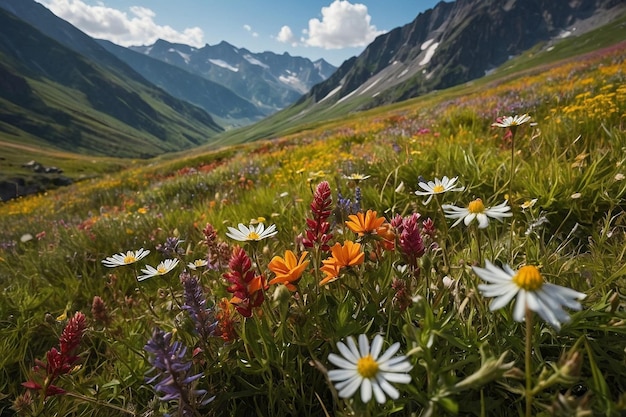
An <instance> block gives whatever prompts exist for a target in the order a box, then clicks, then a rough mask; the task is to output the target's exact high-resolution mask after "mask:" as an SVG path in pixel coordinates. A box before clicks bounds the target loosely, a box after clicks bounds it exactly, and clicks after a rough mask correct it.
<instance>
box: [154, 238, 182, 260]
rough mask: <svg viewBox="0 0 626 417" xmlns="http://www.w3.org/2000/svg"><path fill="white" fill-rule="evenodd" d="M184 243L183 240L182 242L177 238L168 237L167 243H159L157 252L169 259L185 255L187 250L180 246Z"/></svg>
mask: <svg viewBox="0 0 626 417" xmlns="http://www.w3.org/2000/svg"><path fill="white" fill-rule="evenodd" d="M182 242H183V240H180V239H179V238H177V237H168V238H167V239H165V243H163V244H160V243H159V244H158V245H157V247H156V250H157V252H160V253H162V254H163V256H166V257H168V258H172V257H176V256H177V255H183V254H184V253H185V250H184V249H183V248H181V247H179V246H178V245H179V244H180V243H182Z"/></svg>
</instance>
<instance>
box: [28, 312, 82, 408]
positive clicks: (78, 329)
mask: <svg viewBox="0 0 626 417" xmlns="http://www.w3.org/2000/svg"><path fill="white" fill-rule="evenodd" d="M85 329H86V325H85V315H84V314H83V313H81V312H80V311H79V312H77V313H76V314H74V317H72V318H71V319H69V321H68V322H67V324H66V325H65V328H64V329H63V332H62V333H61V337H59V350H57V348H54V347H53V348H52V349H50V350H49V351H48V352H47V353H46V362H45V363H44V362H42V361H40V360H36V361H35V363H36V366H35V368H34V369H35V371H36V372H37V373H38V374H39V376H40V377H43V379H42V382H37V381H35V380H33V379H31V380H28V381H26V382H24V383H23V384H22V385H23V386H24V387H26V388H28V389H34V390H42V391H43V395H44V397H48V396H51V395H58V394H63V393H65V391H64V390H63V389H62V388H60V387H57V386H56V385H54V384H53V382H54V381H55V379H56V378H58V377H59V376H60V375H65V374H68V373H69V372H70V371H71V370H72V368H73V367H74V365H75V364H76V362H77V361H78V355H76V350H77V349H78V346H79V345H80V342H81V340H82V337H83V334H84V332H85ZM37 379H40V378H37Z"/></svg>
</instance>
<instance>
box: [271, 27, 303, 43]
mask: <svg viewBox="0 0 626 417" xmlns="http://www.w3.org/2000/svg"><path fill="white" fill-rule="evenodd" d="M276 40H278V42H282V43H288V44H291V46H297V45H298V39H297V38H296V36H295V35H294V34H293V32H292V31H291V28H290V27H289V26H283V27H282V28H280V32H278V35H277V36H276Z"/></svg>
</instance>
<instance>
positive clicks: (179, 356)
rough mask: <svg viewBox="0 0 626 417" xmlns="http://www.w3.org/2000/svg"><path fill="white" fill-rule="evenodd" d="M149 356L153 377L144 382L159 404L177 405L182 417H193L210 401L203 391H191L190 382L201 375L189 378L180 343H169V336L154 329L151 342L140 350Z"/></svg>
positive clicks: (184, 348) (188, 368)
mask: <svg viewBox="0 0 626 417" xmlns="http://www.w3.org/2000/svg"><path fill="white" fill-rule="evenodd" d="M144 349H145V350H146V352H148V353H151V354H152V356H151V357H150V359H149V361H150V364H151V365H152V369H151V371H154V372H155V374H154V375H153V376H152V377H149V378H146V383H148V384H151V385H152V386H153V387H154V390H155V391H156V392H157V393H160V394H162V396H160V397H159V399H160V400H161V401H172V400H175V401H177V402H178V407H179V413H180V414H181V415H183V416H188V415H195V414H197V413H196V412H195V410H196V408H197V407H198V406H202V405H205V404H207V403H208V402H210V401H211V400H212V399H213V398H208V399H203V398H204V397H206V393H207V392H206V390H202V389H194V388H193V385H194V382H195V381H197V380H198V379H200V378H201V377H202V373H199V374H196V375H190V370H191V365H192V362H191V361H190V360H187V359H186V358H185V354H186V353H187V347H186V346H185V345H183V344H182V343H181V342H180V341H175V342H173V343H172V333H171V332H167V333H166V332H165V331H163V330H161V329H159V328H158V327H156V328H154V330H153V332H152V338H150V340H148V343H146V345H145V346H144Z"/></svg>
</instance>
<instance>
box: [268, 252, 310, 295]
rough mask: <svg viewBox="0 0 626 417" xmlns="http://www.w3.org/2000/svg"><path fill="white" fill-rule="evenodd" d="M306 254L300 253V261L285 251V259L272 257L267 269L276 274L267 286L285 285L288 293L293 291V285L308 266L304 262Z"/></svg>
mask: <svg viewBox="0 0 626 417" xmlns="http://www.w3.org/2000/svg"><path fill="white" fill-rule="evenodd" d="M307 254H308V252H306V251H305V252H302V255H300V259H296V255H295V254H294V253H293V252H292V251H290V250H286V251H285V257H284V258H281V257H280V256H274V257H273V258H272V260H271V261H270V263H269V265H268V268H269V269H270V271H272V272H273V273H275V274H276V278H274V279H272V280H270V282H269V284H270V285H273V284H285V286H286V287H287V289H289V291H295V290H296V287H295V285H293V284H295V283H296V282H297V281H298V280H299V279H300V277H301V276H302V273H303V272H304V270H305V269H306V267H307V266H308V265H309V261H305V260H304V258H306V256H307Z"/></svg>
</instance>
